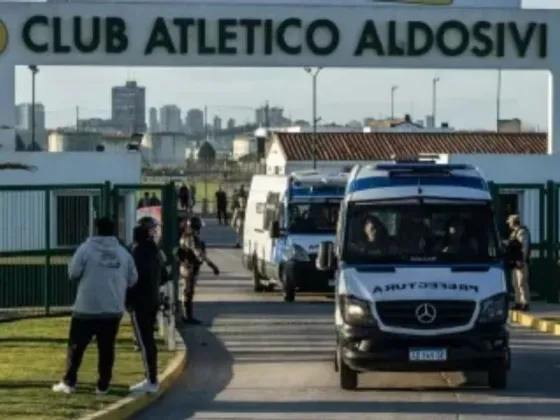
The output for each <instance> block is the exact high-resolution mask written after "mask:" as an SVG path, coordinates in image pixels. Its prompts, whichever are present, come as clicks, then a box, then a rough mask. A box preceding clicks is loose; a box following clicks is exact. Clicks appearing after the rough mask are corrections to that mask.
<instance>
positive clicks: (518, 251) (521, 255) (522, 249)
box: [507, 214, 531, 311]
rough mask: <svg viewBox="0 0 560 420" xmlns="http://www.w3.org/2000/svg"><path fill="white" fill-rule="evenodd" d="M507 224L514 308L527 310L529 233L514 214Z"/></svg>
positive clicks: (529, 296)
mask: <svg viewBox="0 0 560 420" xmlns="http://www.w3.org/2000/svg"><path fill="white" fill-rule="evenodd" d="M507 224H508V226H509V228H510V229H511V234H510V236H509V241H508V249H509V254H510V257H509V258H508V259H509V260H511V262H512V266H513V267H512V272H511V277H512V278H511V280H512V282H513V291H514V294H515V305H514V307H513V308H514V309H518V310H521V311H528V310H529V309H530V308H529V303H530V300H531V292H530V288H529V263H530V261H531V234H530V232H529V229H528V228H527V227H526V226H525V225H523V224H521V218H520V217H519V216H518V215H516V214H514V215H511V216H509V217H508V220H507Z"/></svg>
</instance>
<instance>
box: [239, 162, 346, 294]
mask: <svg viewBox="0 0 560 420" xmlns="http://www.w3.org/2000/svg"><path fill="white" fill-rule="evenodd" d="M346 179H347V174H327V173H321V172H318V171H303V172H297V173H293V174H291V175H287V176H284V175H255V176H254V177H253V180H252V182H251V188H250V190H249V197H248V200H247V207H246V211H245V226H244V232H243V265H244V267H245V268H247V269H248V270H250V271H251V272H252V275H253V286H254V290H255V291H256V292H259V291H263V290H266V289H273V288H274V287H276V286H278V287H281V288H282V290H283V292H284V300H285V301H287V302H292V301H293V300H294V299H295V295H296V291H298V290H299V291H308V292H323V291H324V292H329V291H332V290H334V271H333V270H324V271H318V270H317V269H316V267H315V262H316V257H317V250H318V249H319V244H320V243H321V242H322V241H334V237H335V231H336V224H337V220H338V212H339V209H340V202H341V200H342V198H343V197H344V189H345V187H346Z"/></svg>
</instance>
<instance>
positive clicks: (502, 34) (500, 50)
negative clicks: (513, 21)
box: [496, 23, 506, 57]
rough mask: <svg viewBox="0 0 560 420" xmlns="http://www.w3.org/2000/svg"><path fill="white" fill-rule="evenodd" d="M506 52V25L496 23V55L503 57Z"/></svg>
mask: <svg viewBox="0 0 560 420" xmlns="http://www.w3.org/2000/svg"><path fill="white" fill-rule="evenodd" d="M505 54H506V25H505V23H498V24H497V25H496V57H503V56H504V55H505Z"/></svg>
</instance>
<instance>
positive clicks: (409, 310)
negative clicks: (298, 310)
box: [317, 159, 510, 389]
mask: <svg viewBox="0 0 560 420" xmlns="http://www.w3.org/2000/svg"><path fill="white" fill-rule="evenodd" d="M318 254H319V255H318V259H317V266H318V267H319V268H320V269H325V270H332V269H333V268H336V269H337V276H336V278H337V282H336V304H335V324H336V331H337V336H336V344H337V346H336V352H335V370H336V371H337V372H338V376H339V381H340V386H341V388H343V389H355V388H356V387H357V386H358V374H359V373H361V372H366V371H416V372H422V371H435V372H441V371H483V372H485V373H487V378H488V384H489V386H490V387H491V388H494V389H502V388H505V387H506V386H507V376H508V371H509V369H510V348H509V333H508V327H507V317H508V297H507V287H506V279H505V275H504V264H503V260H504V259H503V256H502V252H501V246H500V242H499V238H498V233H497V228H496V224H495V220H494V212H493V208H492V197H491V194H490V191H489V188H488V185H487V183H486V181H485V180H484V178H483V177H482V176H481V174H480V173H479V172H478V170H477V169H476V168H474V167H472V166H470V165H466V164H438V163H436V162H435V161H424V162H423V161H421V160H418V159H416V160H408V161H395V162H391V163H385V164H376V165H366V166H356V167H355V168H354V169H353V170H352V172H351V173H350V175H349V179H348V185H347V190H346V196H345V199H344V201H343V203H342V205H341V210H340V222H339V225H338V230H337V237H336V241H335V243H334V244H333V243H328V242H324V243H322V244H321V246H320V250H319V253H318Z"/></svg>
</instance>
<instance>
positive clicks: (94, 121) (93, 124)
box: [77, 118, 119, 134]
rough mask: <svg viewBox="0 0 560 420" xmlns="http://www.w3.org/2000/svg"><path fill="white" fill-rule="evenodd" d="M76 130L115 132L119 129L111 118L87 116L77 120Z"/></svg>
mask: <svg viewBox="0 0 560 420" xmlns="http://www.w3.org/2000/svg"><path fill="white" fill-rule="evenodd" d="M77 131H88V132H94V133H106V134H115V133H117V132H118V131H119V129H118V128H117V127H115V125H114V123H113V120H110V119H103V118H87V119H83V120H78V128H77Z"/></svg>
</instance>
